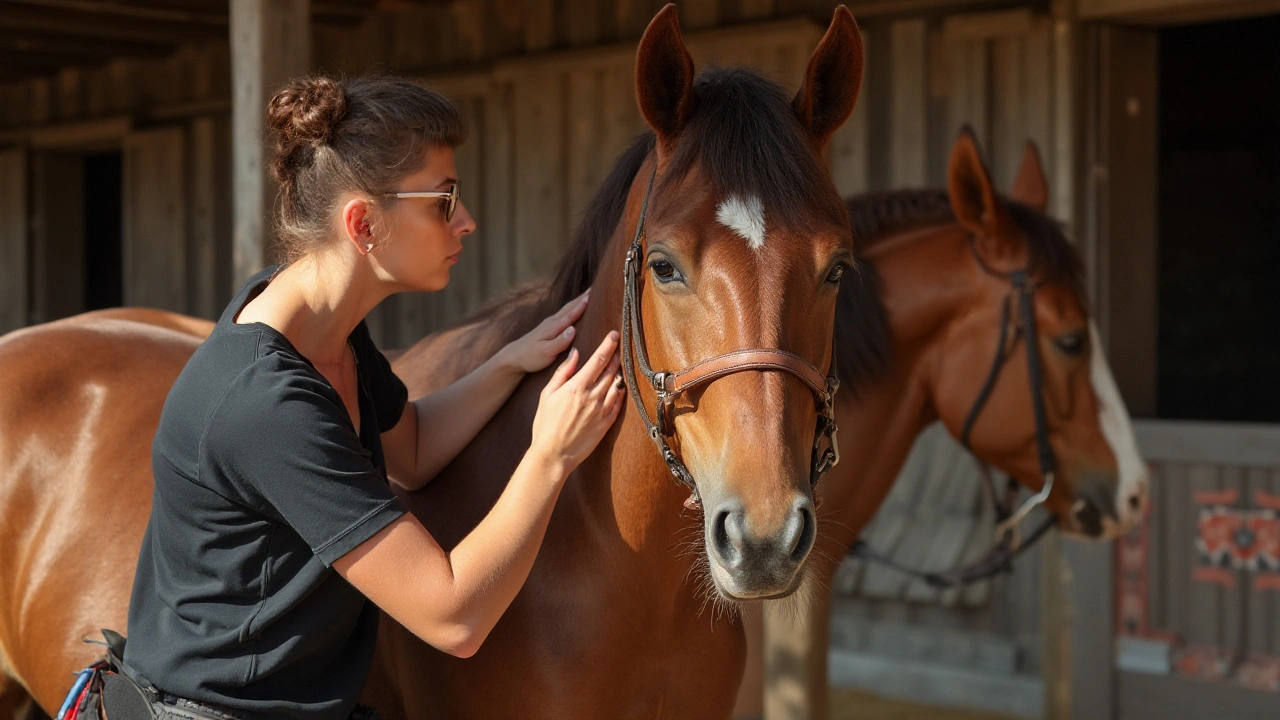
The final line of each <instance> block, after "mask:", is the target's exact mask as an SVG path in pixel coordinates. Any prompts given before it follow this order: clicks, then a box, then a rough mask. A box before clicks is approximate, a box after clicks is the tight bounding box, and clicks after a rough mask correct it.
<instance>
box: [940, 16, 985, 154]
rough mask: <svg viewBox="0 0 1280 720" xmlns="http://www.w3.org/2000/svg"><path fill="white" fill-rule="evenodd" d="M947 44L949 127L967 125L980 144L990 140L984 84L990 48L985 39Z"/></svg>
mask: <svg viewBox="0 0 1280 720" xmlns="http://www.w3.org/2000/svg"><path fill="white" fill-rule="evenodd" d="M947 45H948V47H949V48H950V50H949V54H950V57H951V96H950V98H948V108H949V112H948V115H949V121H948V123H947V124H948V125H950V126H951V127H952V128H954V130H953V132H954V131H958V129H959V128H960V127H961V126H964V125H968V126H969V127H971V128H972V129H973V132H974V133H975V134H976V135H977V137H978V141H979V143H981V144H983V146H984V147H985V145H986V144H988V142H989V141H990V139H991V130H990V124H989V108H990V96H989V88H988V83H987V78H988V66H989V46H988V43H987V42H986V41H984V40H972V39H968V38H953V37H950V36H948V38H947Z"/></svg>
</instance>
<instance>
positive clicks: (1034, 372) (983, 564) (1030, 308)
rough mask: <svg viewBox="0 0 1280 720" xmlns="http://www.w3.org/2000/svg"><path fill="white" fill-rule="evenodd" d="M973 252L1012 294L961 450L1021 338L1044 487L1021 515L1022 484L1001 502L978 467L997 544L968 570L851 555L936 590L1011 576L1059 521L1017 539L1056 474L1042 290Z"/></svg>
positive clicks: (869, 552) (860, 549) (861, 550)
mask: <svg viewBox="0 0 1280 720" xmlns="http://www.w3.org/2000/svg"><path fill="white" fill-rule="evenodd" d="M970 249H971V250H973V257H974V259H975V260H977V262H978V266H979V267H981V268H982V269H983V271H984V272H986V273H987V274H989V275H994V276H995V277H998V278H1003V279H1005V280H1008V281H1009V283H1010V284H1011V285H1013V292H1012V294H1011V295H1010V296H1006V297H1005V299H1004V301H1003V302H1002V303H1001V308H1000V340H999V341H998V342H997V343H996V355H995V359H994V360H993V361H992V363H991V370H990V371H989V372H988V373H987V379H986V381H985V382H983V383H982V389H981V390H979V391H978V397H977V399H976V400H974V401H973V407H971V408H969V414H968V415H967V416H966V417H965V419H964V428H963V429H962V430H961V431H960V444H961V445H963V446H964V448H965V449H966V450H968V451H969V452H973V448H972V447H970V445H969V435H970V434H971V433H972V432H973V426H974V424H975V423H976V422H977V420H978V415H979V414H981V412H982V408H983V407H984V406H985V405H986V404H987V399H988V398H990V397H991V391H992V390H993V389H994V388H995V385H996V380H997V379H998V378H999V377H1000V370H1001V369H1002V368H1003V367H1004V364H1005V361H1007V360H1008V359H1009V356H1010V355H1011V354H1012V353H1013V347H1014V346H1016V345H1017V342H1018V338H1019V337H1021V338H1022V340H1023V344H1024V345H1026V348H1027V377H1028V378H1029V379H1030V383H1031V410H1032V413H1033V415H1034V416H1035V423H1036V454H1037V455H1038V456H1039V460H1040V476H1041V478H1042V479H1043V480H1044V485H1043V486H1042V487H1041V488H1040V491H1039V492H1037V493H1036V494H1035V495H1032V496H1031V497H1029V498H1027V499H1026V501H1025V502H1023V503H1022V505H1021V506H1019V507H1018V509H1017V510H1014V509H1013V506H1014V503H1015V502H1017V499H1018V483H1017V482H1016V481H1014V480H1013V478H1009V482H1008V485H1007V486H1006V487H1005V494H1004V498H1003V499H1002V498H1001V497H1000V494H999V493H998V492H997V491H996V485H995V480H994V479H993V478H992V477H991V469H990V468H989V467H987V465H986V463H982V462H979V469H980V470H981V472H982V478H983V480H984V486H985V488H986V491H987V496H988V497H990V498H991V503H992V505H994V506H995V510H996V533H997V537H998V540H997V541H996V544H995V545H994V546H993V547H992V548H991V549H990V550H988V551H987V554H986V555H984V556H983V557H981V558H979V559H978V560H976V561H975V562H973V563H970V564H968V565H964V566H961V567H958V568H955V569H952V570H948V571H944V572H935V571H928V570H917V569H915V568H910V567H907V566H905V565H902V564H900V563H898V562H896V561H894V560H893V559H891V558H889V557H887V556H886V555H884V554H882V553H879V552H876V551H875V550H873V549H871V547H870V546H869V545H867V544H866V543H865V542H864V541H863V540H861V539H859V540H858V541H857V542H856V543H855V544H854V546H853V548H852V549H851V550H850V551H849V552H850V553H851V554H852V555H855V556H857V557H860V558H863V559H865V560H869V561H872V562H876V563H879V564H881V565H887V566H889V567H892V568H894V569H896V570H899V571H901V572H903V573H906V574H907V575H910V576H912V577H915V578H919V579H921V580H924V581H925V582H926V583H928V584H929V585H931V586H933V587H938V588H949V587H956V586H958V585H966V584H968V583H971V582H977V581H978V580H985V579H987V578H989V577H992V576H994V575H996V574H999V573H1004V572H1011V571H1012V570H1013V559H1014V558H1015V557H1017V556H1018V555H1020V554H1022V553H1023V552H1025V551H1026V550H1027V548H1029V547H1031V546H1032V545H1034V544H1035V543H1036V541H1037V540H1039V539H1040V538H1041V537H1043V536H1044V535H1045V534H1046V533H1047V532H1048V531H1049V529H1050V528H1052V527H1053V526H1054V525H1055V524H1057V521H1058V519H1057V517H1056V516H1055V515H1053V514H1049V515H1048V516H1047V517H1045V519H1044V520H1043V521H1041V523H1040V524H1039V525H1037V526H1036V527H1035V529H1033V530H1032V531H1031V534H1030V535H1028V536H1027V538H1026V541H1025V542H1024V541H1023V540H1022V538H1021V537H1019V533H1018V524H1019V523H1020V522H1022V520H1024V519H1025V518H1026V517H1027V515H1029V514H1030V513H1031V511H1032V510H1034V509H1035V508H1036V506H1038V505H1043V504H1044V502H1045V501H1046V500H1048V499H1049V492H1050V491H1052V490H1053V483H1054V478H1055V475H1054V473H1055V470H1056V468H1057V463H1056V460H1055V458H1054V455H1053V447H1052V446H1050V445H1049V421H1048V417H1047V416H1046V414H1045V410H1044V394H1043V381H1042V370H1041V365H1040V346H1039V344H1038V343H1037V342H1036V337H1037V334H1036V308H1035V292H1036V288H1037V287H1038V286H1037V284H1036V283H1033V282H1032V281H1031V280H1030V278H1029V276H1028V273H1027V269H1026V268H1023V269H1020V270H1014V271H1013V272H1010V273H1004V272H1000V271H999V270H996V269H994V268H992V267H990V266H989V265H987V264H986V263H985V262H983V261H982V258H981V257H980V256H979V255H978V252H977V249H976V248H973V246H972V245H970ZM1014 297H1016V298H1017V303H1018V316H1019V319H1020V320H1021V321H1022V323H1021V326H1020V327H1019V326H1016V325H1014V321H1013V319H1012V318H1011V317H1010V316H1011V314H1012V311H1011V309H1010V305H1011V300H1012V299H1013V298H1014ZM1011 326H1012V327H1013V328H1014V338H1013V346H1011V347H1009V349H1008V351H1006V350H1005V346H1006V344H1008V339H1009V328H1010V327H1011Z"/></svg>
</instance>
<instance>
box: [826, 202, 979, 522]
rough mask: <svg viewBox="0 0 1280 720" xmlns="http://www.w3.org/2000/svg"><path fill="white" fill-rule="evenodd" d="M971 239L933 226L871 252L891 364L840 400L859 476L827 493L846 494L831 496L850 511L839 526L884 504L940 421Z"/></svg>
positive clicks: (847, 445)
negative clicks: (936, 387)
mask: <svg viewBox="0 0 1280 720" xmlns="http://www.w3.org/2000/svg"><path fill="white" fill-rule="evenodd" d="M965 238H966V236H965V234H964V231H963V230H962V229H961V228H960V227H959V226H957V225H954V224H949V225H946V226H932V227H927V228H918V229H915V230H911V231H907V232H902V233H894V234H892V235H891V236H889V237H885V238H881V239H879V240H878V241H877V242H875V243H873V244H872V245H871V247H870V248H869V249H868V250H867V251H866V252H865V257H866V259H867V260H869V261H870V262H871V264H872V265H874V266H875V268H876V271H877V272H878V273H879V275H880V279H881V300H882V302H883V305H884V310H885V314H886V316H887V320H888V325H889V332H890V335H891V343H892V349H891V357H892V362H891V365H890V367H889V368H888V369H887V370H886V371H885V372H884V373H883V374H882V375H880V376H879V377H877V378H875V379H874V380H871V381H868V382H866V383H863V384H862V385H861V386H859V387H857V388H856V393H857V396H856V397H854V396H853V395H852V393H850V394H849V395H847V396H846V397H847V399H844V398H842V400H844V402H843V404H842V407H841V408H840V409H843V412H841V413H840V433H841V444H842V451H843V455H844V458H843V460H842V463H847V465H846V468H847V469H846V472H850V471H852V472H856V473H857V478H856V482H845V483H841V484H839V485H838V486H837V484H836V483H832V484H831V485H832V487H831V488H830V489H829V490H827V491H826V492H828V493H832V494H836V495H840V497H832V498H829V499H832V500H834V502H833V503H832V505H834V506H836V507H840V508H847V511H846V512H847V514H846V515H845V516H843V517H842V518H841V522H842V523H844V524H846V525H847V526H849V529H850V531H851V532H852V533H853V534H854V535H856V534H857V532H859V531H860V530H861V529H862V527H864V526H865V525H866V523H867V522H868V521H869V520H870V519H871V516H872V515H874V514H875V511H876V510H877V509H878V508H879V507H880V504H881V503H882V502H883V500H884V498H885V496H886V495H887V494H888V492H889V490H890V488H891V486H892V484H893V481H894V479H895V478H896V477H897V476H898V473H899V472H900V471H901V469H902V465H903V463H904V462H905V461H906V458H907V454H908V453H909V452H910V450H911V446H912V444H913V443H914V442H915V440H916V437H917V436H918V435H919V434H920V432H921V431H922V430H923V429H924V428H925V427H926V426H927V425H928V424H929V423H930V422H932V421H933V420H935V419H936V418H937V415H936V411H935V409H934V407H933V399H932V394H931V392H932V388H931V387H930V382H931V378H930V377H929V374H930V372H931V368H932V367H933V366H934V363H936V362H937V361H938V358H937V356H936V353H937V352H939V351H940V350H939V345H940V342H939V341H940V340H941V338H942V336H943V335H944V334H945V332H946V328H947V326H948V323H949V321H950V320H951V318H952V317H954V315H955V313H956V312H957V311H958V310H959V308H960V307H962V306H963V295H964V294H965V292H966V288H965V284H964V281H963V278H964V277H966V274H965V273H966V270H965V269H964V268H965V266H964V265H963V263H965V262H966V261H967V258H968V252H969V251H968V246H967V245H966V241H965ZM846 438H847V440H846Z"/></svg>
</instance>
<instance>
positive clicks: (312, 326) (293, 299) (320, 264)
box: [236, 252, 389, 363]
mask: <svg viewBox="0 0 1280 720" xmlns="http://www.w3.org/2000/svg"><path fill="white" fill-rule="evenodd" d="M388 294H389V293H387V292H386V290H385V289H384V288H383V286H382V285H381V283H379V282H378V281H377V278H375V277H374V276H373V274H372V272H370V270H369V268H368V266H367V265H365V264H364V263H361V262H359V260H358V259H355V260H353V259H350V258H347V257H346V256H345V255H343V254H342V253H337V252H334V253H328V254H320V253H315V254H312V255H307V256H305V257H303V258H301V259H299V260H297V261H296V262H294V263H292V264H290V265H288V266H286V267H285V268H284V269H283V270H281V271H280V272H279V273H278V274H277V275H276V276H275V277H274V278H272V280H271V282H270V283H269V284H268V285H267V286H266V287H265V288H264V289H263V290H262V292H261V293H260V294H259V295H258V296H257V297H256V298H254V299H253V300H252V301H250V302H249V303H248V304H247V305H245V307H244V309H243V310H241V312H240V315H239V317H238V318H237V320H236V322H239V323H246V322H260V323H263V324H266V325H268V326H270V327H272V328H274V329H275V330H277V331H278V332H280V333H281V334H282V335H284V336H285V337H286V338H288V339H289V342H291V343H293V346H294V347H295V348H297V350H298V352H300V353H302V355H303V356H304V357H306V358H307V359H309V360H311V361H312V362H319V363H337V362H340V361H341V359H342V358H343V356H344V354H345V352H346V343H347V337H348V336H350V335H351V333H352V331H354V330H355V328H356V326H357V325H359V324H360V321H361V320H363V319H364V318H365V316H366V315H368V314H369V312H370V311H372V310H373V308H374V307H376V306H377V305H378V303H380V302H382V300H383V299H385V298H386V297H387V295H388Z"/></svg>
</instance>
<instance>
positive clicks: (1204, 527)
mask: <svg viewBox="0 0 1280 720" xmlns="http://www.w3.org/2000/svg"><path fill="white" fill-rule="evenodd" d="M1196 527H1197V530H1198V531H1199V535H1198V536H1197V537H1196V539H1195V545H1196V550H1197V551H1198V552H1199V554H1200V561H1201V562H1203V563H1205V564H1207V565H1211V566H1213V567H1219V568H1231V569H1233V570H1249V571H1251V572H1259V571H1263V572H1267V571H1270V572H1276V571H1280V513H1277V512H1276V511H1275V510H1240V509H1238V508H1232V507H1224V506H1222V505H1215V506H1211V507H1203V508H1201V509H1200V516H1199V520H1198V522H1197V523H1196Z"/></svg>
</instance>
